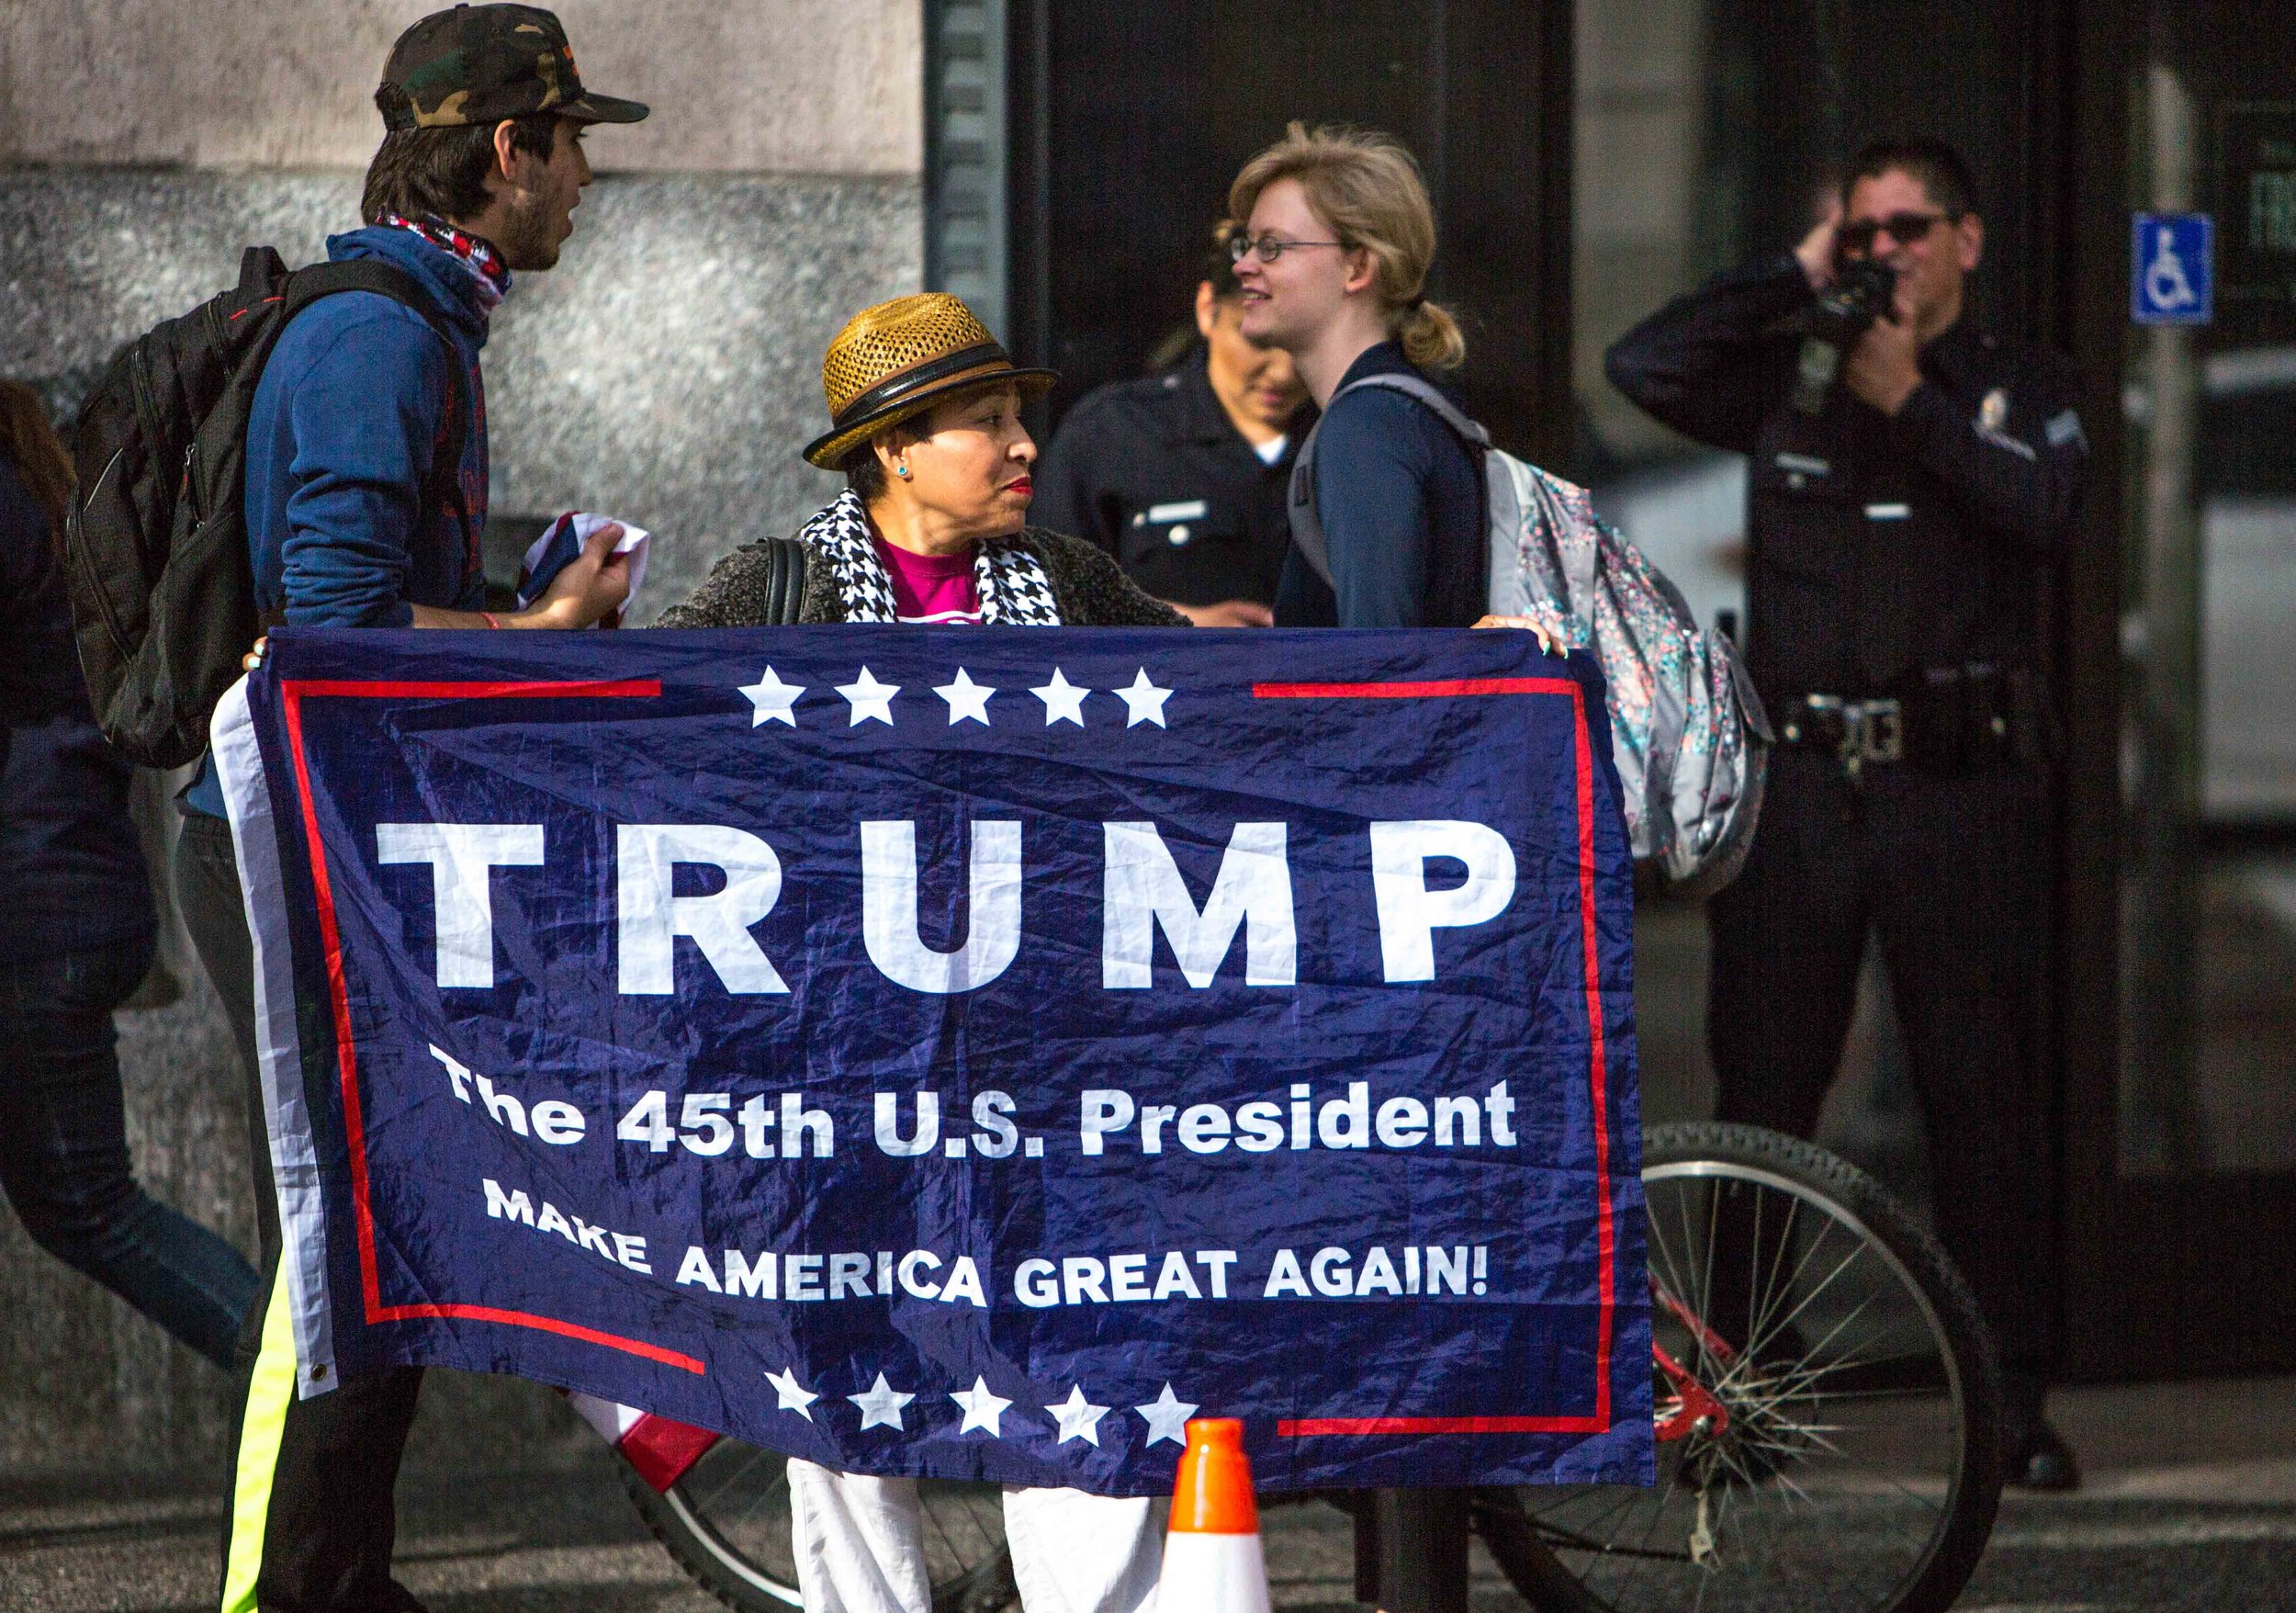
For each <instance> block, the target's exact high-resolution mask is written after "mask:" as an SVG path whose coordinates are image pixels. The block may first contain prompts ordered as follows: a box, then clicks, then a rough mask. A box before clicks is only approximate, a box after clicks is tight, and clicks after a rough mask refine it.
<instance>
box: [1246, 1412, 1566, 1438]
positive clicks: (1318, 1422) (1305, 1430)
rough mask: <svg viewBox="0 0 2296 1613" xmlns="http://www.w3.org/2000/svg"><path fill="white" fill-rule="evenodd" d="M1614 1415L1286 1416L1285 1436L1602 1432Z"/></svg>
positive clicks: (1280, 1426) (1279, 1430)
mask: <svg viewBox="0 0 2296 1613" xmlns="http://www.w3.org/2000/svg"><path fill="white" fill-rule="evenodd" d="M1609 1428H1610V1418H1609V1417H1608V1416H1592V1417H1284V1418H1282V1419H1280V1420H1278V1421H1277V1424H1276V1434H1277V1438H1283V1439H1307V1438H1315V1437H1317V1436H1319V1435H1324V1434H1601V1433H1604V1432H1607V1431H1608V1430H1609Z"/></svg>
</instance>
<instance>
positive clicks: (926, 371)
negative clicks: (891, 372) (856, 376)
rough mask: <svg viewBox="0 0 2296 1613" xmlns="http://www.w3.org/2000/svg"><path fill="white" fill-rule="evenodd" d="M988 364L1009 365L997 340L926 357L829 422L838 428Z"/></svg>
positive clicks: (846, 407)
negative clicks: (921, 362)
mask: <svg viewBox="0 0 2296 1613" xmlns="http://www.w3.org/2000/svg"><path fill="white" fill-rule="evenodd" d="M990 364H1002V365H1005V366H1006V367H1010V366H1011V364H1012V355H1010V354H1008V353H1007V352H1006V351H1005V349H1004V346H1003V344H1000V343H996V342H980V343H975V344H974V345H972V346H970V347H961V348H959V349H958V350H957V351H956V352H954V353H950V354H945V355H942V356H941V357H939V358H933V359H928V360H927V361H926V362H925V363H923V364H920V365H918V366H917V367H916V368H915V369H906V370H903V371H902V372H901V373H900V374H899V375H897V376H895V377H893V378H891V379H889V380H883V381H879V382H878V383H877V384H876V385H875V386H873V387H872V388H870V389H869V390H867V391H866V392H863V393H862V394H861V396H860V397H858V398H856V399H854V400H852V401H851V402H850V403H848V404H847V405H846V406H845V407H844V408H843V409H840V410H839V411H838V414H837V418H836V419H835V420H834V421H832V422H830V425H831V427H832V428H833V429H835V430H838V431H842V430H844V429H845V427H846V426H847V425H849V424H850V423H852V422H854V421H857V420H865V419H867V418H868V417H869V416H870V415H872V414H874V413H876V412H877V411H879V410H880V409H884V408H887V407H889V406H891V405H892V404H895V403H898V402H900V401H901V400H903V399H904V398H907V397H910V396H912V395H913V394H915V393H917V392H920V391H922V390H924V389H926V388H928V387H930V386H932V385H933V384H934V383H936V382H939V381H945V380H947V379H948V378H950V377H951V376H953V375H962V373H963V372H964V371H966V370H968V369H978V368H980V367H982V366H984V365H990Z"/></svg>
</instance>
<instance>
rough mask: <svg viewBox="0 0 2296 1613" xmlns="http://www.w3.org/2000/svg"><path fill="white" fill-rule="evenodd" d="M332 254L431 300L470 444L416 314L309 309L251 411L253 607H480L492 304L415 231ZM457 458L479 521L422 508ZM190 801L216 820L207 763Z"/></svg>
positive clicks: (322, 616)
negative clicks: (457, 375) (403, 281)
mask: <svg viewBox="0 0 2296 1613" xmlns="http://www.w3.org/2000/svg"><path fill="white" fill-rule="evenodd" d="M327 256H328V258H329V260H330V261H332V262H336V263H340V262H342V261H343V260H344V259H347V258H380V259H382V260H383V261H384V262H387V263H388V264H390V265H393V266H395V267H397V268H400V269H403V270H405V271H406V272H407V273H408V274H410V275H411V276H413V277H414V280H415V283H416V284H417V285H419V286H422V288H425V289H426V290H428V291H430V292H431V293H432V295H433V302H434V305H435V309H436V311H437V312H438V313H439V314H440V315H442V316H443V318H444V321H445V324H446V326H447V328H448V330H449V331H450V332H451V333H453V335H454V338H455V345H456V353H455V355H454V358H453V360H452V361H451V362H455V363H457V364H459V365H460V366H461V367H462V370H463V373H464V376H465V378H466V379H465V386H464V394H463V395H464V396H465V397H466V398H467V399H468V400H469V403H470V407H469V409H468V411H467V413H466V414H465V415H463V416H462V417H460V418H459V419H458V420H457V421H456V424H457V425H458V426H459V427H460V428H461V429H460V437H461V440H460V442H459V443H458V444H453V445H449V444H445V443H442V442H441V441H440V436H441V430H442V427H443V425H444V424H445V412H446V408H447V397H448V392H447V376H448V373H449V372H448V370H447V365H448V363H449V362H450V360H449V358H448V355H447V352H446V349H445V345H444V344H441V343H440V341H439V339H438V336H437V334H436V333H434V332H433V330H432V328H431V326H430V325H429V324H428V323H427V322H425V321H424V320H423V318H422V315H421V314H419V313H417V312H416V311H415V310H412V309H411V308H408V307H405V306H404V305H402V304H400V303H399V302H397V301H395V300H393V299H390V298H388V297H378V296H377V295H375V294H374V293H372V292H366V291H344V292H339V293H337V294H336V295H334V296H332V297H327V298H322V299H320V300H319V301H318V302H315V303H313V304H312V305H311V306H310V308H309V309H307V310H304V311H303V312H302V313H301V314H299V315H298V316H297V317H296V319H295V321H294V322H293V323H292V324H290V325H288V326H287V330H286V331H285V332H284V333H282V334H281V335H280V337H279V344H278V345H277V346H276V347H275V348H273V349H272V353H271V359H270V362H269V363H268V364H266V365H265V366H264V374H263V380H262V382H261V384H260V385H258V386H257V387H256V389H255V399H254V404H253V408H252V409H251V410H250V412H249V414H248V419H247V505H246V508H247V544H248V548H249V550H250V551H251V553H252V556H253V560H254V566H255V603H257V604H258V605H259V606H260V607H262V608H263V609H264V611H266V612H282V611H283V612H284V613H285V616H286V620H287V624H288V625H289V626H297V627H404V626H408V625H409V624H410V623H411V621H412V620H413V618H414V609H413V607H414V606H416V605H419V604H420V605H430V606H433V607H436V608H439V609H443V610H464V611H470V610H480V609H483V608H484V607H485V604H486V573H485V570H484V563H483V557H482V555H481V553H480V550H479V544H478V535H479V533H480V532H481V530H482V529H483V528H484V527H485V525H486V512H487V434H486V393H485V390H484V389H483V387H482V386H481V384H480V380H479V376H478V351H479V349H480V348H482V347H484V346H485V345H486V339H487V311H488V310H487V308H486V305H485V303H484V302H482V301H481V300H480V299H479V293H478V285H477V283H476V281H475V280H473V278H472V277H471V275H470V271H469V270H467V269H466V268H465V267H464V266H463V265H462V264H461V263H460V262H459V261H458V260H456V258H455V256H454V255H453V254H450V253H448V252H446V251H445V249H443V248H441V247H437V246H433V245H432V244H431V243H429V242H427V241H425V240H423V239H422V237H421V236H419V235H417V234H415V233H414V232H413V231H411V230H401V229H396V228H386V227H382V226H370V227H368V228H366V229H364V230H355V231H351V232H350V233H349V234H347V235H336V236H331V237H330V238H329V239H328V242H327ZM449 451H452V452H456V454H457V456H458V462H459V466H460V475H461V484H462V496H463V503H464V506H465V509H466V511H467V524H466V522H464V521H458V520H457V519H456V514H455V512H454V511H453V510H452V509H451V508H449V507H446V506H445V505H444V504H443V503H441V502H438V501H435V500H433V501H431V502H429V503H426V502H425V501H424V499H423V496H422V495H423V490H424V489H425V488H426V487H428V486H429V485H431V481H432V477H431V468H432V464H433V457H434V456H435V455H437V454H439V453H442V452H449ZM184 801H185V804H186V806H190V807H193V808H195V809H197V810H198V811H202V812H206V813H208V814H210V815H212V816H215V817H221V816H222V814H223V796H222V792H221V791H220V789H219V787H218V786H217V784H216V781H215V775H214V769H213V767H212V765H211V764H203V765H202V767H201V770H200V775H199V778H198V781H197V783H195V784H193V785H192V787H191V788H190V789H189V790H188V791H186V793H185V795H184Z"/></svg>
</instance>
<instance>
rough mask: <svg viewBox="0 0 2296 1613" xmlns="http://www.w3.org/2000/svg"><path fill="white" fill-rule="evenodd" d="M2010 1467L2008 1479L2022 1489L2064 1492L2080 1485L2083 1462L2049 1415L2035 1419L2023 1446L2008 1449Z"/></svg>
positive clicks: (2075, 1488)
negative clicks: (2050, 1421)
mask: <svg viewBox="0 0 2296 1613" xmlns="http://www.w3.org/2000/svg"><path fill="white" fill-rule="evenodd" d="M2008 1468H2009V1472H2008V1474H2007V1478H2008V1482H2009V1483H2010V1484H2012V1485H2014V1486H2015V1487H2016V1488H2018V1489H2020V1490H2048V1491H2054V1492H2057V1493H2059V1494H2062V1493H2064V1492H2065V1491H2067V1490H2077V1489H2079V1488H2080V1487H2081V1464H2080V1463H2079V1462H2078V1461H2075V1460H2074V1458H2073V1448H2072V1447H2071V1446H2069V1445H2067V1444H2066V1443H2065V1438H2064V1436H2062V1435H2060V1434H2059V1433H2058V1432H2057V1431H2056V1430H2055V1429H2054V1428H2053V1427H2050V1426H2049V1420H2048V1419H2047V1418H2046V1417H2035V1418H2034V1419H2033V1420H2032V1424H2031V1425H2030V1432H2028V1433H2027V1434H2026V1436H2025V1438H2024V1440H2023V1442H2022V1444H2021V1446H2020V1448H2017V1449H2011V1450H2010V1451H2009V1463H2008Z"/></svg>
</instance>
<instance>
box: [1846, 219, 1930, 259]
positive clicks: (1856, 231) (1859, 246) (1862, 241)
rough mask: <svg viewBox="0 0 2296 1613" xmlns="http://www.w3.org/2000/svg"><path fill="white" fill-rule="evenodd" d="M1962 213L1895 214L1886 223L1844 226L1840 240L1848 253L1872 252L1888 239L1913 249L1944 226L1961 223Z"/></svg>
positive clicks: (1884, 220)
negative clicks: (1881, 238)
mask: <svg viewBox="0 0 2296 1613" xmlns="http://www.w3.org/2000/svg"><path fill="white" fill-rule="evenodd" d="M1960 217H1961V215H1960V214H1958V213H1892V214H1890V215H1889V217H1888V218H1886V219H1862V220H1859V221H1858V222H1857V223H1854V224H1844V225H1843V226H1842V227H1841V233H1840V236H1839V237H1837V239H1839V240H1840V243H1841V250H1842V251H1844V252H1859V253H1863V252H1872V251H1873V250H1874V240H1875V238H1876V237H1878V236H1882V235H1886V236H1888V237H1889V238H1890V239H1891V240H1892V241H1894V242H1896V243H1897V244H1898V245H1900V246H1911V245H1913V244H1914V243H1916V242H1918V241H1926V240H1928V239H1929V235H1930V231H1932V230H1934V229H1936V228H1937V227H1938V226H1939V225H1940V224H1950V223H1953V222H1955V221H1956V220H1959V219H1960Z"/></svg>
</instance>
